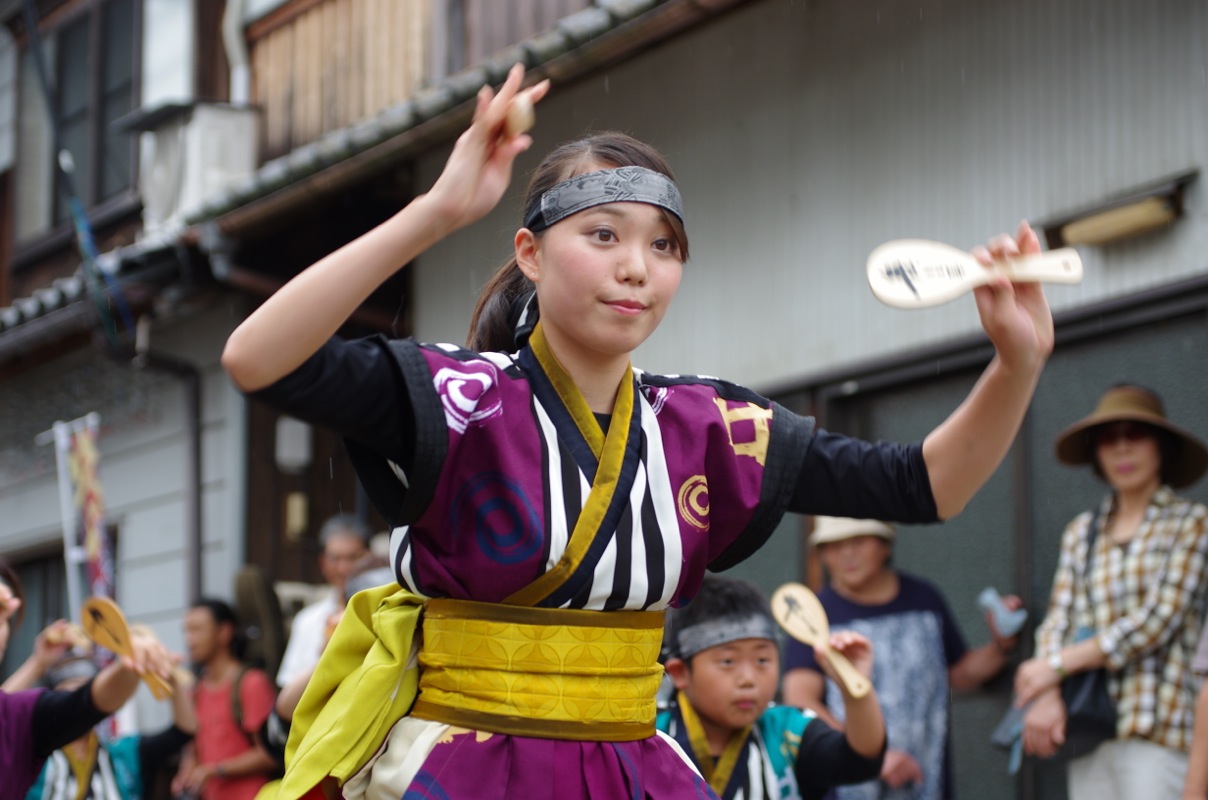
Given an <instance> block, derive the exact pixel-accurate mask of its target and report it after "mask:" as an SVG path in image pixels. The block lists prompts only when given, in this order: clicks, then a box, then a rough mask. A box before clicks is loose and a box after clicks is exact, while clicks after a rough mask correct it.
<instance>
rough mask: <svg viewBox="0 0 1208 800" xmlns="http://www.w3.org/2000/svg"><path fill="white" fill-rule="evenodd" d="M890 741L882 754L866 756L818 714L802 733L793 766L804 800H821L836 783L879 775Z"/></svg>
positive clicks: (840, 783) (802, 799) (882, 750)
mask: <svg viewBox="0 0 1208 800" xmlns="http://www.w3.org/2000/svg"><path fill="white" fill-rule="evenodd" d="M888 744H889V742H888V740H886V742H885V744H882V745H881V752H880V754H879V755H876V756H874V757H872V758H867V757H865V756H862V755H860V754H859V753H857V752H856V751H855V750H852V749H851V745H850V744H848V743H847V737H846V736H844V735H843V734H842V733H840V732H839V731H837V730H835V729H834V728H832V727H831V726H829V725H827V724H826V723H825V722H823V721H822V720H820V719H818V718H817V717H815V718H814V719H811V720H810V721H809V722H808V723H806V726H805V730H804V731H802V732H801V748H800V749H799V750H798V751H797V761H796V763H795V764H794V765H793V773H794V774H795V775H796V776H797V787H798V789H800V791H801V800H821V798H823V797H825V796H826V793H827V792H829V791H830V790H831V789H833V788H834V787H836V786H841V785H843V784H848V783H864V782H865V781H870V780H872V779H874V778H877V777H879V776H880V775H881V765H882V764H883V763H884V761H885V749H886V746H887V745H888Z"/></svg>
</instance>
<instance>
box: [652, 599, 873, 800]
mask: <svg viewBox="0 0 1208 800" xmlns="http://www.w3.org/2000/svg"><path fill="white" fill-rule="evenodd" d="M830 645H831V646H832V647H833V648H835V650H836V651H838V652H840V653H842V654H843V655H844V656H845V657H847V658H848V659H850V660H851V661H852V663H853V664H854V666H855V668H856V669H857V670H858V671H859V672H860V673H861V674H863V675H864V676H865V677H869V676H871V674H872V659H873V652H872V645H871V643H870V642H869V641H868V639H866V638H865V637H863V636H861V635H860V634H858V633H851V632H844V633H837V634H835V635H834V636H832V637H831V638H830ZM664 648H665V650H666V652H667V659H666V668H667V674H668V675H670V676H671V678H672V680H673V681H674V682H675V688H676V695H675V699H674V702H673V703H672V705H671V707H670V708H668V709H667V710H665V711H661V712H660V713H659V716H658V721H657V723H656V724H657V725H658V729H659V730H661V731H665V732H666V733H667V734H668V735H670V736H672V737H673V738H674V739H675V741H676V742H677V743H678V744H679V745H680V747H681V748H683V750H684V752H686V753H687V754H688V755H689V757H691V758H692V762H693V764H694V765H695V766H696V768H697V769H699V770H700V772H701V775H703V776H704V777H705V779H706V780H707V781H708V782H709V786H710V787H711V788H712V789H713V791H715V792H716V793H717V796H718V797H719V798H721V800H735V798H743V800H812V798H819V799H820V798H822V797H824V796H825V795H826V793H827V792H828V791H829V790H830V789H831V787H833V786H837V785H840V784H844V783H860V782H862V781H867V780H871V779H872V778H875V777H877V776H878V775H879V774H880V773H881V763H882V760H883V758H884V755H885V745H886V738H885V719H884V718H883V717H882V716H881V707H880V705H879V704H878V703H877V695H876V692H874V691H870V692H868V693H867V694H864V695H863V696H861V697H853V696H852V695H850V694H844V703H845V704H846V708H847V718H848V720H850V724H848V726H847V728H846V730H845V731H837V730H835V729H834V728H832V727H831V726H830V725H828V724H826V723H825V722H823V721H822V720H821V719H819V718H818V716H817V715H816V714H814V713H812V712H809V711H802V710H801V709H799V708H796V707H794V706H774V705H772V704H771V703H772V700H773V698H774V697H775V696H776V689H777V687H778V686H779V684H780V645H779V643H778V640H777V636H776V622H775V621H774V620H773V619H772V614H771V612H770V611H769V609H768V601H767V598H766V597H764V596H763V594H762V593H761V592H760V591H759V590H758V589H757V588H755V586H753V585H751V584H749V583H746V582H745V581H740V580H735V579H733V578H724V577H721V576H715V575H707V576H705V580H704V582H703V583H702V584H701V591H700V594H698V595H697V596H696V598H695V599H694V600H693V601H692V602H691V603H689V604H688V605H687V606H686V607H685V608H682V609H677V610H675V611H673V612H672V613H671V617H670V619H669V621H668V631H667V636H666V640H665V641H664Z"/></svg>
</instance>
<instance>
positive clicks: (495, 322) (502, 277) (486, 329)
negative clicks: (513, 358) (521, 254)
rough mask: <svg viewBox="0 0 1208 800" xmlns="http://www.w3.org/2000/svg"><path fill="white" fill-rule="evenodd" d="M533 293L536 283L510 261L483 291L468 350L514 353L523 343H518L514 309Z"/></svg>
mask: <svg viewBox="0 0 1208 800" xmlns="http://www.w3.org/2000/svg"><path fill="white" fill-rule="evenodd" d="M532 291H533V282H532V281H530V280H529V279H528V276H526V275H525V274H524V273H523V272H521V271H520V265H518V264H517V263H516V258H515V257H514V256H513V257H512V258H509V259H508V260H507V261H506V262H505V263H504V264H503V265H501V266H500V267H499V269H497V270H495V274H494V275H492V276H491V279H490V280H488V281H487V283H486V286H483V287H482V292H481V293H480V294H479V295H478V305H477V306H475V308H474V316H472V317H470V331H469V333H468V334H467V335H466V347H468V348H469V349H471V350H477V351H478V352H480V353H481V352H502V353H514V352H515V351H516V350H519V349H520V346H521V343H520V342H517V341H516V332H515V329H514V326H515V323H514V317H515V316H517V315H516V314H514V313H513V308H514V307H515V306H516V304H517V303H519V302H521V301H522V300H523V299H524V298H526V297H527V296H528V295H529V294H530V293H531V292H532Z"/></svg>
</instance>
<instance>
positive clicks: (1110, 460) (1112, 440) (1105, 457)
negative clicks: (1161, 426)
mask: <svg viewBox="0 0 1208 800" xmlns="http://www.w3.org/2000/svg"><path fill="white" fill-rule="evenodd" d="M1091 440H1092V441H1093V442H1094V443H1095V458H1096V459H1097V460H1098V463H1099V471H1100V472H1101V473H1102V474H1103V479H1104V480H1106V481H1107V484H1108V485H1109V486H1111V487H1112V488H1113V489H1115V490H1116V491H1117V492H1124V493H1132V492H1150V493H1152V492H1153V491H1155V490H1156V489H1157V488H1158V487H1159V486H1160V485H1161V483H1162V450H1161V447H1160V446H1159V444H1158V434H1157V431H1155V430H1154V429H1153V428H1152V427H1150V426H1149V425H1146V424H1144V423H1140V422H1111V423H1108V424H1106V425H1100V426H1098V427H1096V428H1095V429H1094V430H1092V431H1091Z"/></svg>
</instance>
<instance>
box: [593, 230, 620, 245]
mask: <svg viewBox="0 0 1208 800" xmlns="http://www.w3.org/2000/svg"><path fill="white" fill-rule="evenodd" d="M592 234H593V235H594V236H595V237H596V238H597V239H599V240H600V241H601V242H613V241H616V238H617V235H616V234H615V233H613V232H612V231H610V230H609V229H608V228H599V229H597V230H595V231H592Z"/></svg>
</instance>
